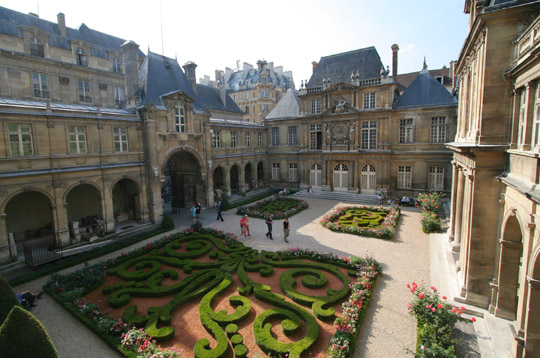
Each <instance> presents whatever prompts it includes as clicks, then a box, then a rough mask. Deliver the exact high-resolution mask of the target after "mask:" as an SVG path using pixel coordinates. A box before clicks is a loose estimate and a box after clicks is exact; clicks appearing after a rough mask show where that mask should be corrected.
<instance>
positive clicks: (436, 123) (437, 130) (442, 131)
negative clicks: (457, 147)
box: [431, 117, 446, 143]
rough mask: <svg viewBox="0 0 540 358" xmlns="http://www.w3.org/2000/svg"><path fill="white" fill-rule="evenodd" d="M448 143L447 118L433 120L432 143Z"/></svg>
mask: <svg viewBox="0 0 540 358" xmlns="http://www.w3.org/2000/svg"><path fill="white" fill-rule="evenodd" d="M445 141H446V118H445V117H433V118H431V143H444V142H445Z"/></svg>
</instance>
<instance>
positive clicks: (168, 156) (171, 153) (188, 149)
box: [160, 146, 205, 175]
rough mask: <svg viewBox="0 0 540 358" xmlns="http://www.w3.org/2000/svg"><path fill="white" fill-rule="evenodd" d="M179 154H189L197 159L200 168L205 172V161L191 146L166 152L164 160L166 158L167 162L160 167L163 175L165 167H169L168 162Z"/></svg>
mask: <svg viewBox="0 0 540 358" xmlns="http://www.w3.org/2000/svg"><path fill="white" fill-rule="evenodd" d="M179 152H187V153H189V154H191V155H193V156H194V157H195V159H197V162H198V163H199V167H200V168H201V171H202V172H203V173H204V172H205V166H204V160H203V159H202V158H201V156H200V154H199V152H198V151H197V150H195V148H193V147H191V146H183V147H174V148H171V149H169V150H168V151H166V152H165V154H164V155H163V156H162V158H165V160H164V161H163V162H162V163H161V167H160V174H161V175H163V171H164V169H165V167H166V166H167V162H168V161H169V160H170V159H171V158H172V157H173V156H174V155H175V154H177V153H179Z"/></svg>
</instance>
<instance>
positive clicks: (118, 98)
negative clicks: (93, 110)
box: [113, 86, 126, 106]
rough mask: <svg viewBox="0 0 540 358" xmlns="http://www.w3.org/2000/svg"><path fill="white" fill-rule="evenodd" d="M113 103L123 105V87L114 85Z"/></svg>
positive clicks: (124, 98)
mask: <svg viewBox="0 0 540 358" xmlns="http://www.w3.org/2000/svg"><path fill="white" fill-rule="evenodd" d="M113 90H114V104H115V105H117V106H123V105H124V101H125V100H126V97H125V96H124V87H121V86H114V87H113Z"/></svg>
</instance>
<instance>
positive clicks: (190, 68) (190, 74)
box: [182, 61, 197, 93]
mask: <svg viewBox="0 0 540 358" xmlns="http://www.w3.org/2000/svg"><path fill="white" fill-rule="evenodd" d="M182 67H184V71H186V77H187V79H188V81H189V83H191V87H193V90H194V91H195V93H197V77H196V76H195V69H196V68H197V64H196V63H195V62H192V61H188V62H186V63H185V64H184V66H182Z"/></svg>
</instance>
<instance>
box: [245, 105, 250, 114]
mask: <svg viewBox="0 0 540 358" xmlns="http://www.w3.org/2000/svg"><path fill="white" fill-rule="evenodd" d="M244 112H245V113H246V114H249V106H246V110H245V111H244Z"/></svg>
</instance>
